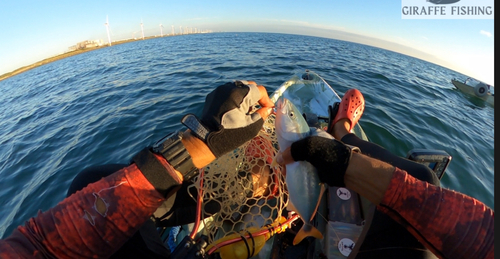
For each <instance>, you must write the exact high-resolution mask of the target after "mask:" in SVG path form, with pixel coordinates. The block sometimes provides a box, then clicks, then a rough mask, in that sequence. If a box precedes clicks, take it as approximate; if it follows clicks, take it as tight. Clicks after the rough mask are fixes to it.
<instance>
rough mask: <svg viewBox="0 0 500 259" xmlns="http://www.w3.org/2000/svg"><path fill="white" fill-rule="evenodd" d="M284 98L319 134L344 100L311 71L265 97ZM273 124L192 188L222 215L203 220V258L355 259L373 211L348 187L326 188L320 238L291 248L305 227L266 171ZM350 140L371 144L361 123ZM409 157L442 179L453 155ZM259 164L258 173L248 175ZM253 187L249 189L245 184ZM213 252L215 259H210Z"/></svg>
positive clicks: (421, 152) (419, 152)
mask: <svg viewBox="0 0 500 259" xmlns="http://www.w3.org/2000/svg"><path fill="white" fill-rule="evenodd" d="M281 97H284V98H286V99H288V100H289V101H290V102H292V103H293V104H294V106H296V107H297V108H298V110H299V111H300V112H301V113H302V116H304V118H305V119H306V121H307V123H308V125H309V126H310V127H317V128H321V129H324V130H327V129H328V125H329V124H330V123H329V122H330V120H333V118H332V117H333V115H331V111H332V110H333V106H334V105H335V103H340V101H341V98H340V97H339V95H338V94H337V93H336V92H335V90H334V89H333V88H332V87H331V86H330V85H329V84H328V83H327V82H326V81H325V80H324V79H323V78H322V77H320V76H319V75H318V74H316V73H314V72H312V71H310V70H305V72H302V73H298V74H297V75H294V76H292V77H291V78H290V79H289V80H287V81H285V82H284V83H283V84H281V85H280V86H279V87H278V88H277V89H276V90H275V91H274V92H273V93H272V94H271V95H270V99H271V100H272V101H273V102H274V103H276V102H277V101H278V99H279V98H281ZM274 118H276V116H275V114H271V115H270V116H269V117H268V118H267V119H266V122H265V123H264V126H263V128H262V130H261V132H259V134H258V136H256V137H255V138H254V139H252V140H251V141H249V142H247V143H245V144H244V145H242V146H241V147H239V148H238V149H236V150H234V151H233V152H230V153H228V154H226V155H224V156H222V157H220V158H218V159H217V160H216V161H214V162H212V163H211V164H209V165H208V166H207V167H205V168H204V170H205V172H206V173H205V174H204V175H203V176H202V177H197V178H196V179H195V180H194V183H193V184H192V185H191V186H190V187H189V188H196V189H197V190H198V192H199V193H203V194H202V196H203V200H204V202H203V204H204V205H203V206H205V205H206V204H208V203H210V202H211V203H212V204H214V203H217V204H218V206H220V210H219V212H218V213H216V214H214V215H213V216H211V217H208V218H206V219H204V220H203V221H202V223H201V224H199V225H200V229H199V230H197V231H198V232H197V233H198V235H199V236H203V235H204V236H207V239H206V241H204V242H206V243H208V246H207V247H206V248H205V252H206V255H207V257H206V258H222V259H226V258H260V259H271V258H272V259H278V258H303V257H301V256H300V255H301V254H302V255H304V253H306V254H308V256H307V258H324V256H326V257H327V258H354V257H355V256H356V254H357V251H358V250H359V248H360V247H361V245H360V244H361V243H362V242H363V240H364V237H365V236H366V234H367V232H368V229H369V227H370V225H371V223H372V222H371V221H372V219H373V214H374V213H375V210H376V206H375V205H374V204H372V203H371V202H370V201H368V200H367V199H366V198H364V197H361V196H360V195H358V194H357V193H356V192H354V191H352V190H350V189H348V188H341V187H327V190H326V192H324V194H323V196H322V199H321V202H320V204H319V206H318V211H317V213H316V215H315V216H314V218H313V219H312V221H311V223H312V225H313V226H314V227H315V228H316V229H318V230H319V231H320V232H321V234H322V236H323V238H322V239H314V238H308V239H307V241H303V242H301V243H299V244H297V245H296V246H294V245H293V244H292V240H293V237H294V236H295V234H294V233H296V232H297V231H298V229H300V228H301V225H300V223H302V221H301V220H298V221H295V222H293V224H291V223H286V222H288V221H286V222H285V220H284V217H283V216H287V215H286V212H288V211H287V208H286V207H287V202H288V193H287V188H286V183H285V181H284V179H283V178H284V176H283V174H282V173H281V171H280V170H279V169H274V170H271V172H270V171H269V168H270V167H269V165H271V162H272V159H273V158H274V156H275V155H276V153H277V151H278V150H279V146H278V143H277V140H276V131H275V124H274ZM361 123H362V122H361ZM352 133H354V134H355V135H357V136H358V137H359V138H360V139H363V140H366V141H368V137H367V135H366V134H365V132H364V130H363V128H362V127H361V125H360V123H358V124H356V125H355V127H354V128H353V129H352ZM407 158H408V159H411V160H414V161H417V162H419V163H422V164H425V165H427V166H428V167H430V168H431V169H432V170H433V171H434V172H435V173H436V175H437V177H438V178H439V179H441V177H442V176H443V174H444V172H445V170H446V168H447V166H448V163H449V162H450V160H451V156H449V155H448V154H447V153H446V152H444V151H442V150H428V149H415V150H411V151H409V152H408V156H407ZM252 161H253V162H252ZM258 165H259V166H260V167H261V168H260V169H261V171H260V173H258V174H253V172H250V173H245V172H248V171H253V170H254V168H256V167H258ZM264 169H267V171H266V170H264ZM232 172H234V173H232ZM262 172H264V173H262ZM250 174H251V176H250V177H249V175H250ZM263 175H265V176H266V178H264V177H262V179H270V181H271V182H272V183H270V184H269V182H266V186H267V184H269V186H272V187H269V190H268V191H264V192H261V193H260V194H259V195H256V194H255V189H256V188H254V187H255V185H256V184H258V183H259V182H256V181H253V180H252V179H253V177H256V176H259V177H260V176H263ZM200 179H201V180H200ZM252 181H253V185H252V184H250V185H249V184H248V183H249V182H252ZM248 186H251V187H248ZM318 188H319V186H318ZM250 189H252V190H250ZM252 192H253V193H252ZM204 212H205V213H207V211H206V210H205V211H204ZM288 216H290V215H288ZM288 218H289V220H290V218H293V217H288ZM197 225H198V224H197ZM185 228H186V229H188V228H189V226H186V227H185ZM287 228H288V229H287ZM286 230H291V231H286ZM190 231H191V230H190ZM262 233H265V234H266V236H265V238H264V236H260V234H262ZM186 234H187V233H186ZM290 237H291V238H290ZM179 239H180V238H179V237H178V240H179ZM184 240H185V239H184ZM184 240H183V241H182V242H180V243H178V247H185V245H186V244H185V243H183V242H184ZM236 240H237V241H236ZM231 242H232V243H231ZM192 244H194V241H193V243H192ZM176 251H177V249H176ZM217 253H219V256H220V257H212V256H213V255H214V254H217ZM173 258H176V257H173ZM179 258H181V257H179Z"/></svg>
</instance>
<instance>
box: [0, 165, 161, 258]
mask: <svg viewBox="0 0 500 259" xmlns="http://www.w3.org/2000/svg"><path fill="white" fill-rule="evenodd" d="M163 200H164V198H163V197H162V196H161V195H160V193H158V192H157V191H156V190H155V188H154V187H153V186H152V185H151V183H150V182H148V180H147V179H146V178H145V177H144V175H143V174H142V173H141V172H140V171H139V170H138V168H137V167H136V166H135V164H132V165H131V166H129V167H126V168H123V169H122V170H120V171H118V172H116V173H114V174H112V175H110V176H108V177H106V178H103V179H101V180H100V181H98V182H95V183H92V184H90V185H88V186H87V187H86V188H84V189H82V190H81V191H78V192H76V193H75V194H73V195H71V196H70V197H68V198H66V199H64V200H63V201H62V202H60V203H59V204H58V205H56V206H55V207H53V208H51V209H49V210H48V211H46V212H39V213H38V215H37V216H36V217H34V218H31V219H30V220H29V221H27V222H26V224H25V226H20V227H18V228H17V229H16V230H14V231H13V233H12V234H11V235H10V236H9V237H7V238H6V239H3V240H0V258H52V257H57V258H96V257H99V258H101V257H109V256H111V255H112V254H113V253H114V252H115V251H116V250H118V249H119V248H120V247H121V245H123V244H124V243H125V242H126V241H127V240H128V239H129V238H130V237H131V236H132V235H133V234H134V233H135V232H136V231H137V230H138V229H139V228H140V227H141V225H142V224H144V222H146V220H147V219H148V218H149V216H150V215H151V214H152V213H153V212H154V211H155V210H156V208H157V207H158V206H159V205H160V204H161V203H162V201H163Z"/></svg>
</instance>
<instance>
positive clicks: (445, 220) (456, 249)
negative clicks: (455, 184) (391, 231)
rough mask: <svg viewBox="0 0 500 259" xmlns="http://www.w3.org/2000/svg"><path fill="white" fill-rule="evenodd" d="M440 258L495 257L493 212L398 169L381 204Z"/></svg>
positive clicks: (461, 195)
mask: <svg viewBox="0 0 500 259" xmlns="http://www.w3.org/2000/svg"><path fill="white" fill-rule="evenodd" d="M378 209H379V210H381V211H383V212H385V213H386V214H388V215H389V216H391V217H392V218H393V219H395V220H396V221H398V222H399V223H400V224H402V225H403V226H405V227H406V228H407V229H408V231H409V232H410V233H412V234H413V235H414V236H415V237H416V238H417V239H418V240H419V241H420V242H422V243H423V244H424V245H425V246H426V247H427V248H429V250H431V251H432V252H433V253H434V254H436V255H437V256H439V257H441V258H493V255H494V246H493V241H494V211H493V210H491V209H490V208H489V207H487V206H486V205H485V204H483V203H482V202H480V201H478V200H476V199H474V198H472V197H469V196H466V195H464V194H461V193H458V192H455V191H452V190H448V189H445V188H441V187H437V186H434V185H431V184H428V183H426V182H423V181H419V180H417V179H416V178H414V177H412V176H411V175H409V174H407V173H406V172H405V171H402V170H400V169H397V170H396V171H395V172H394V175H393V178H392V179H391V182H390V185H389V186H388V189H387V191H386V193H385V195H384V197H383V199H382V201H381V203H380V204H379V205H378Z"/></svg>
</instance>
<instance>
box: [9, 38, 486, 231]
mask: <svg viewBox="0 0 500 259" xmlns="http://www.w3.org/2000/svg"><path fill="white" fill-rule="evenodd" d="M305 69H310V70H312V71H315V72H317V73H318V74H319V75H321V76H322V77H323V78H325V80H326V81H327V82H328V83H329V84H330V85H331V86H332V87H333V88H334V89H335V90H336V91H337V92H338V93H339V95H341V96H342V95H343V93H344V92H345V91H347V90H348V89H350V88H357V89H359V90H360V91H361V92H362V93H363V95H364V96H365V100H366V109H365V112H364V115H363V117H362V118H361V120H360V122H359V123H360V125H361V126H362V127H363V128H364V130H365V132H366V134H367V135H368V137H369V139H370V140H371V141H372V142H375V143H377V144H379V145H381V146H383V147H385V148H387V149H389V150H390V151H392V152H393V153H395V154H397V155H400V156H406V153H407V152H408V151H409V150H411V149H413V148H427V149H441V150H445V151H446V152H448V153H449V154H450V155H452V156H453V159H452V162H451V164H450V166H449V167H448V170H447V172H446V174H445V176H444V177H443V179H442V185H443V186H444V187H447V188H450V189H453V190H456V191H460V192H463V193H465V194H467V195H470V196H472V197H475V198H477V199H478V200H480V201H482V202H484V203H486V204H487V205H488V206H490V207H492V208H493V207H494V187H493V186H494V179H493V178H494V158H493V155H494V117H493V116H494V109H493V107H491V106H489V105H488V104H486V103H485V102H484V101H482V100H480V99H477V98H475V97H470V96H466V95H464V94H463V93H461V92H460V91H458V90H457V89H455V88H454V86H453V85H452V84H451V82H450V80H451V79H452V78H458V79H460V80H463V79H465V78H467V75H463V74H460V73H457V72H455V71H452V70H449V69H447V68H444V67H441V66H438V65H435V64H432V63H428V62H425V61H422V60H419V59H415V58H412V57H408V56H405V55H401V54H398V53H395V52H391V51H387V50H383V49H379V48H374V47H370V46H366V45H360V44H355V43H350V42H345V41H338V40H333V39H326V38H318V37H308V36H298V35H286V34H269V33H212V34H194V35H183V36H175V37H163V38H155V39H150V40H145V41H136V42H132V43H126V44H121V45H116V46H112V47H109V48H104V49H99V50H95V51H91V52H86V53H83V54H81V55H77V56H73V57H69V58H66V59H63V60H59V61H56V62H53V63H49V64H46V65H44V66H41V67H38V68H35V69H33V70H29V71H27V72H25V73H22V74H19V75H17V76H14V77H11V78H9V79H6V80H3V81H0V103H1V104H2V108H1V109H0V208H1V209H0V237H5V236H6V235H9V234H10V233H11V232H12V230H13V229H14V228H15V227H16V226H18V225H22V224H24V222H25V221H26V220H27V219H29V218H30V217H32V216H35V215H36V213H37V211H38V210H42V211H44V210H47V209H48V208H50V207H52V206H54V205H56V204H57V203H58V202H59V201H61V200H62V199H64V197H65V195H66V191H67V188H68V187H69V185H70V183H71V181H72V179H73V178H74V177H75V175H76V174H77V173H78V172H79V171H81V170H82V169H84V168H85V167H88V166H92V165H99V164H105V163H127V162H128V161H129V160H130V158H131V157H132V156H133V155H134V154H135V153H136V152H138V151H139V150H140V149H142V148H143V147H145V146H147V145H150V144H152V143H153V142H155V141H156V140H158V139H159V138H161V137H163V136H164V135H165V134H167V133H169V132H171V131H173V130H176V129H179V128H180V127H181V124H180V119H181V117H182V116H183V115H184V114H186V113H195V114H197V115H199V114H200V113H201V109H202V107H203V103H204V98H205V96H206V94H208V93H209V92H210V91H211V90H212V89H214V88H215V87H216V86H218V85H220V84H223V83H225V82H228V81H232V80H235V79H248V80H254V81H256V82H257V83H259V84H262V85H264V86H266V87H267V89H268V91H269V93H272V92H273V90H274V89H276V88H277V87H278V86H279V85H280V84H281V83H283V82H284V81H285V80H287V79H288V78H290V77H291V76H292V75H293V74H296V73H300V72H302V71H304V70H305Z"/></svg>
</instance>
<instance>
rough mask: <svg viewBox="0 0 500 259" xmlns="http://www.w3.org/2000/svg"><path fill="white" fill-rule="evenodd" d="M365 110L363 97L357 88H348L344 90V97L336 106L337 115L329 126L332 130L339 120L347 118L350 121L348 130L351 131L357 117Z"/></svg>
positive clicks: (356, 121)
mask: <svg viewBox="0 0 500 259" xmlns="http://www.w3.org/2000/svg"><path fill="white" fill-rule="evenodd" d="M364 110H365V98H364V97H363V95H362V94H361V92H360V91H359V90H357V89H349V90H348V91H347V92H345V94H344V97H342V101H341V102H340V105H339V107H338V111H337V115H335V118H334V119H333V121H332V123H331V124H330V128H331V129H332V130H333V126H334V125H335V123H337V122H338V121H339V120H342V119H348V120H349V122H350V123H351V128H350V129H349V132H351V131H352V129H353V128H354V126H355V125H356V123H358V120H359V118H361V115H362V114H363V111H364Z"/></svg>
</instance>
